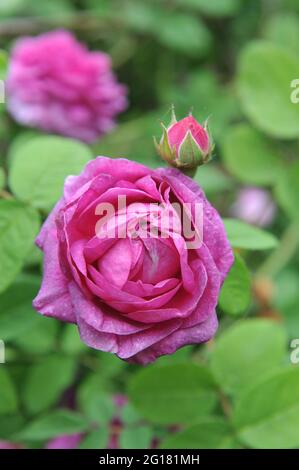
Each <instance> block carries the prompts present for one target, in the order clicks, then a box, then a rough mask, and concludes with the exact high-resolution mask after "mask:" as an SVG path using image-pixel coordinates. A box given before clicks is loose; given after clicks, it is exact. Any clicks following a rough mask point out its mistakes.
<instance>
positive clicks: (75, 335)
mask: <svg viewBox="0 0 299 470" xmlns="http://www.w3.org/2000/svg"><path fill="white" fill-rule="evenodd" d="M61 350H62V351H63V352H65V353H66V354H80V353H82V352H83V351H86V345H85V344H84V343H83V342H82V341H81V339H80V335H79V332H78V327H77V325H71V324H67V325H65V327H64V330H63V335H62V339H61Z"/></svg>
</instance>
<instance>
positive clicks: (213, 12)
mask: <svg viewBox="0 0 299 470" xmlns="http://www.w3.org/2000/svg"><path fill="white" fill-rule="evenodd" d="M175 3H177V4H178V5H182V7H184V8H191V9H194V10H199V11H200V12H202V13H203V14H205V15H208V16H232V15H234V14H236V13H237V12H238V10H239V9H240V7H241V4H242V2H241V0H209V1H208V2H207V0H175Z"/></svg>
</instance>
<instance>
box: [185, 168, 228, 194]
mask: <svg viewBox="0 0 299 470" xmlns="http://www.w3.org/2000/svg"><path fill="white" fill-rule="evenodd" d="M194 179H195V181H196V182H197V183H198V184H199V185H200V186H201V188H202V189H203V190H204V192H205V193H206V194H214V193H220V192H221V191H226V190H228V189H232V188H233V186H234V182H233V180H232V179H231V178H230V177H229V176H227V175H226V174H225V173H224V172H223V171H221V169H220V168H219V167H218V166H216V165H215V164H213V163H212V162H210V163H209V164H208V165H202V166H200V167H199V168H198V169H197V172H196V174H195V176H194Z"/></svg>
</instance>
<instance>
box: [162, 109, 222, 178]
mask: <svg viewBox="0 0 299 470" xmlns="http://www.w3.org/2000/svg"><path fill="white" fill-rule="evenodd" d="M162 128H163V135H162V137H161V140H160V143H157V141H156V140H155V145H156V149H157V152H158V153H159V155H160V156H161V157H162V158H163V160H165V161H166V162H167V163H168V164H169V165H171V166H174V167H175V168H180V169H189V170H192V169H196V168H197V167H198V166H199V165H202V164H204V163H207V162H209V161H210V160H211V157H212V151H213V147H214V145H213V143H212V139H211V136H210V135H209V132H208V125H207V121H206V122H205V124H204V127H202V126H201V125H200V124H199V123H198V122H197V121H196V119H194V117H193V116H192V115H191V114H190V115H189V116H188V117H185V118H184V119H181V120H180V121H177V120H176V117H175V113H174V111H172V119H171V123H170V125H169V126H168V128H166V127H165V126H164V124H162Z"/></svg>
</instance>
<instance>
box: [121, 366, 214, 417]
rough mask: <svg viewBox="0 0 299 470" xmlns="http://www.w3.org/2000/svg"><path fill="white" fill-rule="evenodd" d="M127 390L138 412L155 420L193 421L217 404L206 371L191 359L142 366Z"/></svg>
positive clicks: (210, 380)
mask: <svg viewBox="0 0 299 470" xmlns="http://www.w3.org/2000/svg"><path fill="white" fill-rule="evenodd" d="M128 393H129V397H130V399H131V401H132V403H133V405H134V406H135V407H136V409H137V411H138V412H139V413H140V415H141V416H143V417H144V418H146V419H148V420H149V421H151V422H153V423H157V424H174V423H182V422H184V423H188V422H192V421H194V420H196V419H198V417H199V416H202V415H205V414H207V413H209V412H210V411H211V409H212V408H213V407H214V405H215V404H216V392H215V390H214V384H213V380H212V378H211V375H210V373H209V371H208V370H207V369H206V368H204V367H202V366H198V365H193V364H190V363H184V364H175V365H167V366H156V365H154V366H151V367H148V368H147V369H144V370H141V371H140V372H138V373H137V374H136V375H135V376H133V378H132V379H131V380H130V382H129V387H128ZM178 404H179V406H178Z"/></svg>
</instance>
